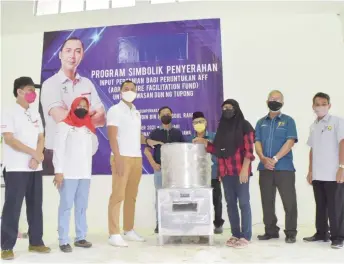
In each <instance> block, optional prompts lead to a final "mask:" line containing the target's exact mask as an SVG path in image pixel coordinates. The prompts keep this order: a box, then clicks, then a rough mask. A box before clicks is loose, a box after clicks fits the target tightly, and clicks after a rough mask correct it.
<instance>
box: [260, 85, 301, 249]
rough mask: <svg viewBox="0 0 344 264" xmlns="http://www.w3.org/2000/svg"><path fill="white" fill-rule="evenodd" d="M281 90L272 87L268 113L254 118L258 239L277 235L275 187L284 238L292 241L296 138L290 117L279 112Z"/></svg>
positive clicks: (293, 235)
mask: <svg viewBox="0 0 344 264" xmlns="http://www.w3.org/2000/svg"><path fill="white" fill-rule="evenodd" d="M283 104H284V100H283V94H282V93H281V92H280V91H272V92H271V93H270V94H269V97H268V101H267V105H268V107H269V109H270V112H269V114H268V115H266V116H264V117H263V118H262V119H260V120H259V121H258V122H257V125H256V138H255V147H256V153H257V155H258V156H259V159H260V163H259V166H258V170H259V185H260V192H261V199H262V207H263V221H264V225H265V234H264V235H260V236H258V239H259V240H269V239H271V238H278V237H279V227H278V226H277V217H276V214H275V200H276V188H277V189H278V192H279V193H280V196H281V199H282V203H283V207H284V210H285V231H284V232H285V235H286V239H285V241H286V242H287V243H295V242H296V234H297V202H296V190H295V168H294V164H293V153H292V150H291V149H292V147H293V146H294V144H295V143H296V142H297V141H298V138H297V132H296V125H295V121H294V120H293V118H291V117H290V116H287V115H285V114H282V113H281V108H282V106H283Z"/></svg>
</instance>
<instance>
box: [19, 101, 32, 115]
mask: <svg viewBox="0 0 344 264" xmlns="http://www.w3.org/2000/svg"><path fill="white" fill-rule="evenodd" d="M16 109H17V110H18V111H20V112H23V113H30V111H31V108H30V105H29V107H28V108H27V109H25V108H24V107H22V106H21V105H20V104H18V103H16Z"/></svg>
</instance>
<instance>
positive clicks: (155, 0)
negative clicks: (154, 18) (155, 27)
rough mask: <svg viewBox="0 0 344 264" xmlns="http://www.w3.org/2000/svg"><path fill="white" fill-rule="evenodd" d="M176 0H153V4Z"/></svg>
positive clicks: (174, 0)
mask: <svg viewBox="0 0 344 264" xmlns="http://www.w3.org/2000/svg"><path fill="white" fill-rule="evenodd" d="M175 2H176V0H151V4H166V3H175Z"/></svg>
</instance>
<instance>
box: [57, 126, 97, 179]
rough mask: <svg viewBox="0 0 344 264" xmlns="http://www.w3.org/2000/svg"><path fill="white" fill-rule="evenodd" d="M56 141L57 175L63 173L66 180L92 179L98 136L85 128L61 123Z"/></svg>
mask: <svg viewBox="0 0 344 264" xmlns="http://www.w3.org/2000/svg"><path fill="white" fill-rule="evenodd" d="M54 140H55V142H54V155H53V165H54V168H55V173H62V174H63V175H64V178H65V179H90V178H91V176H92V156H93V155H94V154H95V153H96V152H97V149H98V144H99V143H98V138H97V136H96V135H95V134H93V133H92V132H91V131H90V130H89V129H88V128H87V127H85V126H83V127H73V126H70V125H68V124H66V123H65V122H60V123H58V124H57V133H56V135H55V138H54Z"/></svg>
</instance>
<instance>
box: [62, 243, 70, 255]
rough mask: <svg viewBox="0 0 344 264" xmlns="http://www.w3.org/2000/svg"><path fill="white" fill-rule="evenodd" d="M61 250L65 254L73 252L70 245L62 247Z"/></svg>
mask: <svg viewBox="0 0 344 264" xmlns="http://www.w3.org/2000/svg"><path fill="white" fill-rule="evenodd" d="M60 250H61V251H62V252H64V253H70V252H72V251H73V249H72V247H71V246H70V245H69V244H66V245H61V246H60Z"/></svg>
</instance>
